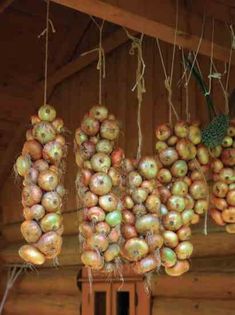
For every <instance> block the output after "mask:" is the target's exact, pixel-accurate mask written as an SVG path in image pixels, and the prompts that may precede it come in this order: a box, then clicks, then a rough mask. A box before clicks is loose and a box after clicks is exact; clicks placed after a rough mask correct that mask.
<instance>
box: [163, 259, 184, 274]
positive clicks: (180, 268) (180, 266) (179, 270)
mask: <svg viewBox="0 0 235 315" xmlns="http://www.w3.org/2000/svg"><path fill="white" fill-rule="evenodd" d="M189 267H190V265H189V262H188V260H178V261H177V263H176V264H175V266H173V267H171V268H168V267H167V268H165V271H166V273H167V274H168V275H169V276H172V277H179V276H181V275H182V274H183V273H185V272H187V271H188V270H189Z"/></svg>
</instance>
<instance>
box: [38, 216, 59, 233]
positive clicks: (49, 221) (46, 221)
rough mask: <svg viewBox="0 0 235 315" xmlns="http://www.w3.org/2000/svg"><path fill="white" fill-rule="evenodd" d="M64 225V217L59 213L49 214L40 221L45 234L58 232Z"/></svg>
mask: <svg viewBox="0 0 235 315" xmlns="http://www.w3.org/2000/svg"><path fill="white" fill-rule="evenodd" d="M61 224H62V217H61V215H59V214H57V213H48V214H46V215H45V216H44V217H43V218H42V220H41V221H40V226H41V229H42V230H43V232H50V231H56V230H58V229H59V228H60V226H61Z"/></svg>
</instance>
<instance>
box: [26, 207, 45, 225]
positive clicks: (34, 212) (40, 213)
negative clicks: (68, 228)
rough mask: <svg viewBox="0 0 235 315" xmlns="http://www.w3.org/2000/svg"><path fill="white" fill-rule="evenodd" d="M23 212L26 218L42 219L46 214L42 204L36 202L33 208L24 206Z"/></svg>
mask: <svg viewBox="0 0 235 315" xmlns="http://www.w3.org/2000/svg"><path fill="white" fill-rule="evenodd" d="M23 214H24V217H25V219H26V220H36V221H38V220H40V219H41V218H43V217H44V215H45V209H44V207H43V206H42V205H40V204H36V205H34V206H32V207H31V208H28V207H27V208H24V210H23Z"/></svg>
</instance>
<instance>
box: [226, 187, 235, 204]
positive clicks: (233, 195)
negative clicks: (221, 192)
mask: <svg viewBox="0 0 235 315" xmlns="http://www.w3.org/2000/svg"><path fill="white" fill-rule="evenodd" d="M226 200H227V202H228V204H229V205H230V206H235V189H232V190H230V191H229V192H228V193H227V197H226Z"/></svg>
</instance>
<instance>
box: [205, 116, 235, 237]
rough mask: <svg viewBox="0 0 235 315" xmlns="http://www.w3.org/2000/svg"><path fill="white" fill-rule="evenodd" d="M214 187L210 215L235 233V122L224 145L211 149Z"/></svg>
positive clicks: (230, 127) (231, 123) (227, 229)
mask: <svg viewBox="0 0 235 315" xmlns="http://www.w3.org/2000/svg"><path fill="white" fill-rule="evenodd" d="M210 154H211V156H212V161H211V169H212V172H213V185H212V197H211V204H212V208H211V209H210V215H211V217H212V219H213V220H214V221H215V222H216V224H218V225H220V226H225V229H226V231H227V232H228V233H235V120H231V122H230V126H229V128H228V130H227V135H226V136H225V137H224V139H223V141H222V144H221V145H219V146H216V147H215V148H213V149H210Z"/></svg>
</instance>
